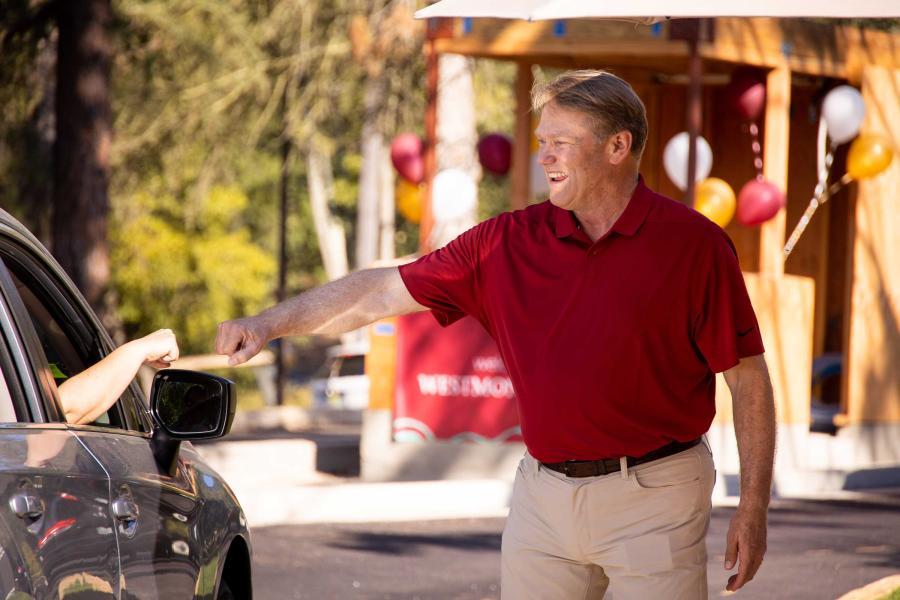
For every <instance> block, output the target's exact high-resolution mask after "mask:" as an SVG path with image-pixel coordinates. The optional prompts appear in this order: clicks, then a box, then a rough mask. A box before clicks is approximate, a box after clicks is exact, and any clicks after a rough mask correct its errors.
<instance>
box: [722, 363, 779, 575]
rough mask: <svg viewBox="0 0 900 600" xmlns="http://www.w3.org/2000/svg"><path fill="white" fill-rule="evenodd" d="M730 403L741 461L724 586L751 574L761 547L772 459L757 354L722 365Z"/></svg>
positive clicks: (765, 376)
mask: <svg viewBox="0 0 900 600" xmlns="http://www.w3.org/2000/svg"><path fill="white" fill-rule="evenodd" d="M724 375H725V381H726V383H728V388H729V389H730V390H731V401H732V406H733V408H734V432H735V435H736V437H737V444H738V454H739V456H740V461H741V500H740V502H739V503H738V508H737V511H736V512H735V514H734V517H732V519H731V525H730V526H729V528H728V539H727V542H726V548H725V568H726V569H729V570H730V569H731V568H732V567H733V566H734V564H735V562H738V563H739V566H738V572H737V574H736V575H732V576H731V577H730V578H729V579H728V585H727V586H726V588H725V589H727V590H731V591H735V590H738V589H740V588H741V587H742V586H743V585H744V584H745V583H747V582H748V581H750V580H751V579H753V576H754V575H756V571H757V570H758V569H759V566H760V565H761V564H762V560H763V556H764V555H765V553H766V520H767V518H766V516H767V512H768V508H769V498H770V496H771V494H772V466H773V463H774V460H775V400H774V397H773V394H772V383H771V381H770V380H769V371H768V369H767V368H766V361H765V358H764V357H763V355H762V354H760V355H758V356H750V357H747V358H742V359H741V361H740V363H739V364H738V365H737V366H735V367H733V368H731V369H729V370H727V371H725V373H724Z"/></svg>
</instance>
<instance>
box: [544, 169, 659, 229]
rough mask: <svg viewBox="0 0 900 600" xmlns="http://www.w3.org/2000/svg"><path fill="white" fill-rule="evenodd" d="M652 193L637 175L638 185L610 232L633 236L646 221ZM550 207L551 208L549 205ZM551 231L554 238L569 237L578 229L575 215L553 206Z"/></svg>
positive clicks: (641, 177)
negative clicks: (554, 235)
mask: <svg viewBox="0 0 900 600" xmlns="http://www.w3.org/2000/svg"><path fill="white" fill-rule="evenodd" d="M652 195H653V192H652V191H651V190H650V188H648V187H647V186H646V185H645V184H644V178H643V176H641V175H638V184H637V187H635V188H634V192H633V193H632V194H631V199H630V200H629V201H628V205H627V206H626V207H625V210H624V211H623V212H622V214H621V215H619V218H618V219H617V220H616V222H615V223H614V224H613V226H612V229H611V231H615V232H616V233H619V234H622V235H629V236H631V235H634V234H635V233H637V231H638V229H640V228H641V225H643V224H644V221H645V220H646V219H647V214H648V213H649V212H650V205H651V199H652ZM551 206H553V205H552V204H551ZM553 229H554V232H555V233H556V237H558V238H564V237H571V236H573V235H575V234H576V232H577V231H578V229H579V226H578V220H577V219H576V218H575V213H573V212H572V211H570V210H564V209H562V208H559V207H556V206H553Z"/></svg>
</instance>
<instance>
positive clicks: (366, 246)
mask: <svg viewBox="0 0 900 600" xmlns="http://www.w3.org/2000/svg"><path fill="white" fill-rule="evenodd" d="M383 101H384V85H383V83H382V82H381V80H380V79H379V78H378V77H373V76H371V75H370V76H369V78H368V80H367V81H366V90H365V98H364V105H365V106H364V111H365V114H364V119H365V120H364V122H363V128H362V167H361V168H360V171H359V200H358V201H357V208H356V211H357V212H356V268H357V269H365V268H366V267H370V266H371V265H372V263H373V262H375V259H376V258H378V229H379V227H378V224H379V218H378V212H379V211H378V204H379V202H378V198H379V196H380V195H381V190H380V185H379V179H380V176H379V173H380V171H381V161H382V155H383V154H384V153H385V148H384V136H383V135H382V134H381V131H379V129H378V114H379V112H380V109H381V105H382V102H383Z"/></svg>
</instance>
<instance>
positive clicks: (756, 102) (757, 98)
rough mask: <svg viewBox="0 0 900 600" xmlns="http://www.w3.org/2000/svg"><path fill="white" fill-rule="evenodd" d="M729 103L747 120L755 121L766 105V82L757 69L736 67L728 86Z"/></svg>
mask: <svg viewBox="0 0 900 600" xmlns="http://www.w3.org/2000/svg"><path fill="white" fill-rule="evenodd" d="M726 97H727V99H728V104H729V106H731V108H732V109H733V110H734V111H736V112H737V113H738V114H739V115H740V116H741V118H742V119H744V120H745V121H755V120H757V119H758V118H759V117H760V115H762V112H763V109H765V107H766V83H765V80H764V79H763V78H762V75H761V74H760V72H759V71H758V70H756V69H750V68H741V69H736V70H735V71H734V73H732V75H731V83H729V84H728V87H727V88H726Z"/></svg>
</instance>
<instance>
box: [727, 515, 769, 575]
mask: <svg viewBox="0 0 900 600" xmlns="http://www.w3.org/2000/svg"><path fill="white" fill-rule="evenodd" d="M726 539H727V542H726V546H725V570H728V571H730V570H731V569H733V568H734V565H735V562H737V563H738V572H737V574H735V575H732V576H731V577H729V578H728V584H727V585H726V586H725V589H726V590H728V591H730V592H736V591H737V590H739V589H741V587H743V586H744V584H745V583H747V582H748V581H750V580H751V579H753V576H754V575H756V572H757V571H758V570H759V566H760V565H761V564H762V561H763V556H764V555H765V553H766V509H765V508H759V509H742V508H741V507H740V506H738V509H737V512H736V513H734V516H733V517H732V518H731V524H730V525H729V527H728V537H727V538H726Z"/></svg>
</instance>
